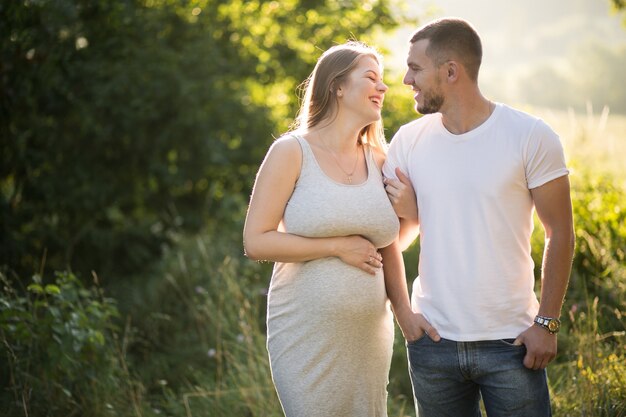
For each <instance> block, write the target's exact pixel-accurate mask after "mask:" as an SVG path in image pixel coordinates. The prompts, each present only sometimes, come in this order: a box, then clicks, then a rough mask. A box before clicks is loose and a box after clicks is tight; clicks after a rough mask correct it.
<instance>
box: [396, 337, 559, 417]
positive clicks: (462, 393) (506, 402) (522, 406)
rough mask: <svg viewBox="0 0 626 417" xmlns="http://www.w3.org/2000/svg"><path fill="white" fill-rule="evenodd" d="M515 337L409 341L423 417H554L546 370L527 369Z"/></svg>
mask: <svg viewBox="0 0 626 417" xmlns="http://www.w3.org/2000/svg"><path fill="white" fill-rule="evenodd" d="M512 342H513V339H506V340H490V341H480V342H455V341H452V340H447V339H441V341H440V342H438V343H435V342H433V341H432V340H431V339H430V338H429V337H428V336H426V335H425V336H423V337H422V338H420V339H418V340H416V341H414V342H410V343H407V350H408V357H409V370H410V375H411V383H412V384H413V394H414V395H415V403H416V404H415V407H416V409H417V410H418V416H419V417H445V416H450V417H478V416H481V412H480V408H479V401H480V397H481V396H482V398H483V402H484V404H485V410H486V411H487V415H488V416H489V417H504V416H506V417H515V416H519V417H549V416H551V415H552V412H551V410H550V396H549V393H548V383H547V378H546V371H545V370H540V371H533V370H532V369H527V368H525V367H524V364H523V363H522V361H523V359H524V355H525V354H526V347H525V346H523V345H522V346H514V345H513V344H512Z"/></svg>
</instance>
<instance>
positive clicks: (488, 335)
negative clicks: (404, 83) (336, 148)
mask: <svg viewBox="0 0 626 417" xmlns="http://www.w3.org/2000/svg"><path fill="white" fill-rule="evenodd" d="M396 167H399V168H400V169H401V170H402V171H403V172H404V173H405V174H407V175H408V176H409V178H410V179H411V182H412V183H413V187H414V188H415V194H416V196H417V205H418V211H419V220H420V258H419V276H418V277H417V278H416V279H415V281H414V283H413V291H412V297H411V302H412V306H413V309H414V310H415V311H419V312H422V313H423V314H424V315H425V317H426V318H427V319H428V320H429V321H430V322H431V324H432V325H433V326H434V327H435V328H436V329H437V330H438V331H439V334H440V335H441V336H442V337H444V338H446V339H451V340H457V341H477V340H496V339H505V338H514V337H517V335H518V334H519V333H521V332H522V331H524V330H525V329H527V328H528V327H529V326H530V325H532V322H533V318H534V316H535V315H536V314H537V311H538V307H539V303H538V301H537V297H536V295H535V293H534V291H533V286H534V276H533V268H534V263H533V261H532V258H531V256H530V236H531V233H532V229H533V217H532V213H533V210H534V205H533V201H532V198H531V194H530V189H532V188H536V187H539V186H541V185H543V184H545V183H546V182H548V181H551V180H553V179H555V178H558V177H561V176H564V175H567V174H568V170H567V168H566V166H565V158H564V155H563V148H562V146H561V143H560V141H559V138H558V136H557V135H556V134H555V133H554V132H553V131H552V129H550V127H549V126H548V125H546V124H545V123H544V122H543V121H542V120H540V119H537V118H535V117H532V116H530V115H528V114H526V113H523V112H520V111H517V110H515V109H512V108H510V107H508V106H506V105H503V104H500V103H498V104H497V105H496V108H495V110H494V112H493V113H492V114H491V116H490V117H489V119H487V120H486V121H485V122H484V123H483V124H482V125H480V126H478V127H477V128H475V129H474V130H472V131H470V132H467V133H464V134H462V135H454V134H452V133H450V132H449V131H448V130H446V128H445V127H444V126H443V123H442V121H441V114H440V113H436V114H431V115H426V116H423V117H422V118H420V119H417V120H415V121H413V122H411V123H408V124H406V125H404V126H402V127H401V128H400V130H398V132H397V133H396V135H395V136H394V138H393V139H392V141H391V145H390V147H389V152H388V155H387V161H386V162H385V165H384V169H383V172H384V174H385V176H386V177H388V178H395V177H396V175H395V172H394V169H395V168H396Z"/></svg>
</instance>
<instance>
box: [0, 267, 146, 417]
mask: <svg viewBox="0 0 626 417" xmlns="http://www.w3.org/2000/svg"><path fill="white" fill-rule="evenodd" d="M14 281H15V280H14V279H10V278H9V277H8V276H7V275H6V274H4V273H2V274H0V284H1V285H2V293H1V294H0V306H1V313H0V332H1V333H0V336H1V338H2V347H1V348H0V351H1V352H2V357H3V360H2V361H0V376H1V380H2V381H1V384H2V387H3V390H2V391H1V392H0V409H2V410H4V414H3V416H7V417H8V416H28V415H32V416H44V415H45V416H64V417H67V416H86V415H89V416H94V417H97V416H105V415H108V416H112V415H119V414H120V411H121V410H132V409H133V393H136V392H138V391H137V390H138V388H139V385H136V384H135V383H133V381H132V379H131V378H130V377H129V374H128V370H127V369H126V364H125V362H124V354H123V352H122V351H121V347H120V341H119V340H118V339H117V337H116V336H117V335H118V334H119V329H118V328H117V326H116V325H115V323H116V322H117V321H118V319H119V314H118V310H117V307H116V304H115V302H114V301H113V300H112V299H109V298H104V297H103V296H102V293H101V291H100V290H99V289H98V288H97V287H96V288H91V289H87V288H84V286H83V285H82V284H81V283H80V282H79V281H78V280H77V279H76V277H75V276H74V275H72V274H70V273H59V274H57V275H56V276H55V278H54V280H53V281H52V282H51V283H49V284H44V283H43V280H42V278H41V277H40V276H38V275H36V276H34V277H33V279H32V283H31V284H30V285H28V288H27V290H26V293H25V294H21V293H20V292H19V291H18V290H17V289H16V288H15V286H14Z"/></svg>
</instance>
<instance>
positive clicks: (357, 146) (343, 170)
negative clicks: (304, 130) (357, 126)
mask: <svg viewBox="0 0 626 417" xmlns="http://www.w3.org/2000/svg"><path fill="white" fill-rule="evenodd" d="M317 138H318V139H319V141H320V142H322V143H323V144H324V148H326V151H327V152H328V153H330V155H331V156H332V157H333V159H334V160H335V163H336V164H337V166H338V167H339V169H340V170H341V171H342V172H343V173H344V174H346V176H347V177H348V184H352V176H353V175H354V172H355V171H356V166H357V164H358V163H359V145H358V143H357V145H356V158H355V160H354V166H353V167H352V171H351V172H347V171H346V170H345V169H343V167H342V166H341V164H340V163H339V159H338V158H337V156H336V155H335V153H334V152H333V151H331V150H330V148H329V147H328V145H326V142H324V141H323V140H322V137H321V136H320V133H319V132H317Z"/></svg>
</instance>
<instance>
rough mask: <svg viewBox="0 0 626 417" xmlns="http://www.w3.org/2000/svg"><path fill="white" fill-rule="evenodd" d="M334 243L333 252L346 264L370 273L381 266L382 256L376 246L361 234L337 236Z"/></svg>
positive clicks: (373, 273) (372, 273)
mask: <svg viewBox="0 0 626 417" xmlns="http://www.w3.org/2000/svg"><path fill="white" fill-rule="evenodd" d="M335 239H336V244H335V251H334V252H335V254H336V256H337V257H338V258H339V259H341V260H342V261H343V262H345V263H347V264H348V265H352V266H354V267H357V268H359V269H361V270H363V271H365V272H367V273H368V274H370V275H376V272H378V271H379V270H380V268H382V266H383V263H382V259H383V257H382V256H381V255H380V253H378V250H377V249H376V247H375V246H374V245H373V244H372V242H370V241H369V240H367V239H365V238H364V237H363V236H345V237H337V238H335Z"/></svg>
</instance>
